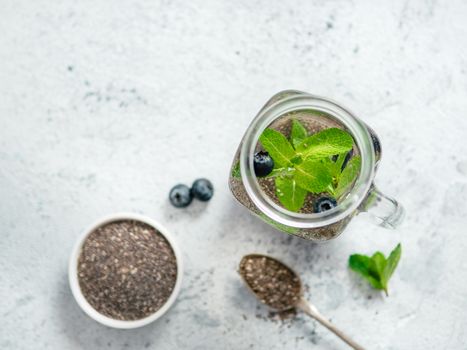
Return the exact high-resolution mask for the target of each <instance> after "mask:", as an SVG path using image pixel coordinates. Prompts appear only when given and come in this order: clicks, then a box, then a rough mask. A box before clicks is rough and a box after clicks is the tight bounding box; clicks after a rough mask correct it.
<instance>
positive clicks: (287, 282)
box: [238, 254, 364, 350]
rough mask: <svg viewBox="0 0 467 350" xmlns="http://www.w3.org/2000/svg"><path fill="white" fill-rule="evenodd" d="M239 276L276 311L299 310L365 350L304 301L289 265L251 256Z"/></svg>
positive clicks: (350, 344) (244, 258) (296, 276)
mask: <svg viewBox="0 0 467 350" xmlns="http://www.w3.org/2000/svg"><path fill="white" fill-rule="evenodd" d="M238 273H239V274H240V276H241V277H242V279H243V281H244V282H245V284H246V285H247V287H248V288H249V289H250V290H251V291H252V292H253V294H255V296H256V297H257V298H258V299H259V300H260V301H261V302H262V303H264V304H266V305H267V306H269V307H271V308H273V309H275V310H276V311H279V312H283V311H287V310H293V309H298V310H301V311H303V312H304V313H305V314H307V315H308V316H310V317H312V318H314V319H315V320H316V321H318V322H319V323H321V324H322V325H323V326H325V327H326V328H328V329H329V330H330V331H331V332H333V333H334V334H335V335H337V336H338V337H339V338H340V339H342V340H343V341H344V342H345V343H347V344H348V345H349V346H350V347H352V348H353V349H356V350H364V348H363V347H362V346H361V345H358V344H357V343H356V342H355V341H353V340H352V339H350V338H349V337H348V336H347V335H346V334H344V333H343V332H342V331H341V330H340V329H338V328H337V327H336V326H334V325H333V324H332V323H331V322H330V321H328V319H327V318H325V317H324V316H323V315H321V313H320V312H319V311H318V309H317V308H316V307H315V306H314V305H313V304H311V303H310V302H308V301H307V300H305V298H304V297H303V288H302V282H301V280H300V278H299V277H298V275H297V274H296V273H295V272H294V271H293V270H292V269H291V268H289V267H288V266H287V265H285V264H284V263H282V262H280V261H279V260H277V259H274V258H272V257H270V256H267V255H262V254H249V255H245V256H244V257H243V258H242V260H241V261H240V265H239V269H238Z"/></svg>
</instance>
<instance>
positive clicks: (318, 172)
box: [293, 160, 332, 193]
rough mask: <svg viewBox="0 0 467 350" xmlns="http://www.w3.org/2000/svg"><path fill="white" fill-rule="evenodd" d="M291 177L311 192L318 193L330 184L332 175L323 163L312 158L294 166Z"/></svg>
mask: <svg viewBox="0 0 467 350" xmlns="http://www.w3.org/2000/svg"><path fill="white" fill-rule="evenodd" d="M293 178H294V179H295V180H296V181H297V184H298V185H299V186H300V187H301V188H303V189H305V190H307V191H309V192H312V193H320V192H323V191H325V190H326V188H327V187H328V186H329V185H330V184H331V182H332V177H331V174H330V173H329V170H328V168H327V167H326V166H325V165H323V163H321V162H318V161H313V160H311V161H310V160H308V161H304V162H303V163H301V164H299V165H296V166H295V173H294V175H293Z"/></svg>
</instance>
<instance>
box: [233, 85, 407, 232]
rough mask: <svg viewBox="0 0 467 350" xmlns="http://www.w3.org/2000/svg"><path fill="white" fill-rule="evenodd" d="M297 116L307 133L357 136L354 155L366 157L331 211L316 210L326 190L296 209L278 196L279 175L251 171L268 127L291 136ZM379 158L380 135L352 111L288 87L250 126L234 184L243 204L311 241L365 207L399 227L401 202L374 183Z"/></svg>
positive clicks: (239, 152)
mask: <svg viewBox="0 0 467 350" xmlns="http://www.w3.org/2000/svg"><path fill="white" fill-rule="evenodd" d="M293 120H296V121H298V122H299V123H300V124H302V125H303V127H304V128H305V129H306V132H307V133H308V135H314V134H317V133H319V132H321V131H323V130H326V129H330V128H338V129H341V130H344V131H346V132H347V133H349V134H350V135H351V136H352V138H353V140H354V144H353V147H352V152H351V155H352V157H361V160H362V162H361V169H359V171H358V172H357V174H356V178H355V180H354V181H353V182H352V185H351V186H349V187H348V189H347V190H346V191H345V193H342V194H341V195H340V196H339V198H338V199H337V201H336V202H337V206H336V207H335V208H332V210H329V211H326V212H319V213H318V212H315V210H314V207H315V203H316V201H317V200H318V199H319V198H320V197H322V196H324V195H326V193H324V192H323V193H311V192H309V193H308V194H307V195H306V198H305V201H304V204H303V206H302V207H301V208H300V209H299V210H298V211H297V212H291V211H289V210H287V209H286V208H285V207H284V206H283V205H282V203H281V201H280V200H279V198H278V193H279V195H280V191H279V192H278V191H277V188H276V185H275V181H274V178H273V177H257V176H256V175H255V173H254V171H253V170H252V169H253V168H252V165H253V158H254V154H255V153H256V152H259V151H262V150H263V147H262V145H261V143H260V142H258V140H259V136H260V135H261V133H262V132H263V131H264V130H265V129H266V128H269V129H273V130H275V131H278V132H280V133H281V134H282V135H284V136H285V137H286V138H287V139H290V136H291V128H292V122H293ZM328 158H329V157H328ZM380 158H381V147H380V143H379V139H378V138H377V136H376V135H375V134H374V132H373V131H372V130H371V129H369V127H368V126H366V124H364V123H363V122H361V121H360V120H359V119H357V118H356V117H354V116H353V115H352V114H351V113H350V112H348V111H347V110H345V109H343V108H342V107H340V106H339V105H337V104H336V103H334V102H331V101H329V100H326V99H323V98H319V97H315V96H312V95H309V94H307V93H303V92H298V91H284V92H281V93H279V94H277V95H275V96H274V97H273V98H272V99H271V100H270V101H268V103H267V104H266V105H265V106H264V107H263V108H262V109H261V111H260V112H259V114H258V115H257V117H256V118H255V119H254V120H253V122H252V124H251V125H250V127H249V128H248V130H247V132H246V134H245V136H244V137H243V139H242V142H241V143H240V146H239V148H238V150H237V152H236V154H235V156H234V160H233V163H232V168H231V172H230V178H229V187H230V190H231V191H232V194H233V195H234V197H235V198H236V199H237V200H238V201H239V202H240V203H241V204H242V205H243V206H245V207H246V208H247V209H248V210H249V211H250V212H252V213H253V214H255V215H257V216H258V217H260V218H261V219H262V220H264V221H265V222H267V223H269V224H270V225H272V226H274V227H276V228H277V229H279V230H281V231H284V232H286V233H289V234H293V235H296V236H299V237H302V238H305V239H308V240H312V241H326V240H329V239H332V238H335V237H337V236H338V235H339V234H340V233H341V232H342V231H343V230H344V229H345V227H346V226H347V224H348V223H349V221H350V220H351V219H352V218H353V217H354V216H355V215H356V214H358V213H359V212H362V211H370V209H371V210H372V212H373V216H374V217H375V218H377V219H378V220H379V221H380V222H379V223H380V225H382V226H385V227H391V226H392V227H394V226H396V225H397V224H398V223H399V222H400V221H401V220H402V217H403V210H402V207H401V206H400V205H398V203H397V202H396V201H394V200H392V199H390V198H388V197H386V196H384V195H382V194H381V193H380V192H379V191H377V190H376V188H375V187H374V185H373V178H374V175H375V171H376V168H377V164H378V162H379V160H380ZM333 159H334V158H333ZM326 161H329V160H326Z"/></svg>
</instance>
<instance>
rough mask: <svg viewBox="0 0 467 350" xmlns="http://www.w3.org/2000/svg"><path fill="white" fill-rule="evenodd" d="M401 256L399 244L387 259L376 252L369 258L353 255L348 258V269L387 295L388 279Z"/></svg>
mask: <svg viewBox="0 0 467 350" xmlns="http://www.w3.org/2000/svg"><path fill="white" fill-rule="evenodd" d="M401 254H402V248H401V244H400V243H399V244H398V245H397V246H396V248H394V250H393V251H392V252H391V253H390V254H389V257H388V258H387V259H386V257H385V256H384V254H383V253H381V252H376V253H374V254H373V255H372V256H371V257H370V256H367V255H361V254H353V255H351V256H350V258H349V267H350V268H351V269H352V270H353V271H355V272H357V273H358V274H360V275H361V276H362V277H363V278H365V279H366V280H367V281H368V282H369V283H370V284H371V285H372V286H373V288H375V289H381V290H384V292H385V293H386V295H388V283H389V279H390V278H391V276H392V275H393V273H394V271H395V270H396V267H397V265H398V263H399V260H400V258H401Z"/></svg>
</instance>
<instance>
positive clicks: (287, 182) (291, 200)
mask: <svg viewBox="0 0 467 350" xmlns="http://www.w3.org/2000/svg"><path fill="white" fill-rule="evenodd" d="M275 182H276V196H277V198H278V199H279V201H280V202H281V203H282V205H283V206H284V207H285V208H287V209H288V210H290V211H295V212H297V211H299V210H300V209H301V208H302V206H303V203H304V202H305V197H306V195H307V193H308V192H307V190H304V189H303V188H301V187H299V186H298V185H297V182H296V180H295V178H293V177H285V176H281V177H276V179H275Z"/></svg>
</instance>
